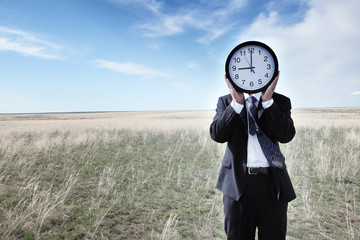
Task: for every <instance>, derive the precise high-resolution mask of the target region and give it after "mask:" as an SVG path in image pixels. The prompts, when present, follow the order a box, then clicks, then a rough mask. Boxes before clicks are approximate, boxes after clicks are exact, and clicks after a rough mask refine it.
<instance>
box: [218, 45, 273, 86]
mask: <svg viewBox="0 0 360 240" xmlns="http://www.w3.org/2000/svg"><path fill="white" fill-rule="evenodd" d="M246 45H258V46H260V47H263V48H265V49H266V50H268V51H269V53H270V54H271V56H272V57H273V59H274V63H275V71H274V75H273V76H272V77H271V79H270V81H269V82H268V83H267V84H266V85H265V86H263V87H262V88H259V89H255V90H248V89H243V88H241V87H239V86H238V85H236V84H235V82H234V81H233V80H232V79H231V76H230V73H229V64H230V61H231V58H232V55H233V54H234V53H235V52H236V51H237V50H238V49H239V48H242V47H244V46H246ZM278 69H279V63H278V59H277V57H276V54H275V52H274V51H273V50H272V49H271V48H270V47H269V46H268V45H266V44H265V43H262V42H258V41H247V42H243V43H240V44H239V45H237V46H236V47H235V48H234V49H233V50H232V51H231V52H230V54H229V55H228V57H227V59H226V63H225V72H226V77H227V78H228V79H229V80H230V82H231V84H232V85H233V86H234V88H235V89H236V90H237V91H241V92H246V93H257V92H261V91H263V90H265V89H267V88H268V86H269V85H270V84H271V83H272V82H273V81H274V79H275V78H276V76H277V75H278Z"/></svg>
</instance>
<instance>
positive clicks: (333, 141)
mask: <svg viewBox="0 0 360 240" xmlns="http://www.w3.org/2000/svg"><path fill="white" fill-rule="evenodd" d="M213 115H214V111H173V112H114V113H78V114H19V115H0V137H1V138H0V239H224V236H225V235H224V233H223V212H222V202H221V193H220V192H219V191H218V190H216V189H215V188H214V187H215V184H216V180H217V175H218V171H219V168H220V163H221V157H222V155H223V151H224V147H225V145H224V144H217V143H215V142H213V141H212V140H211V139H210V137H209V132H208V128H209V124H210V123H211V120H212V117H213ZM293 118H294V120H295V126H296V128H297V134H296V137H295V138H294V140H293V141H292V142H291V143H289V144H286V145H282V146H281V148H282V151H283V153H284V155H285V156H286V158H287V160H286V161H287V165H288V170H289V173H290V176H291V178H292V180H293V184H294V187H295V190H296V193H297V196H298V197H297V198H296V199H295V200H294V201H292V202H291V203H290V205H289V213H288V239H360V230H359V229H360V204H359V203H360V151H359V149H360V138H359V136H360V109H359V108H338V109H296V110H294V111H293Z"/></svg>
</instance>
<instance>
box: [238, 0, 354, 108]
mask: <svg viewBox="0 0 360 240" xmlns="http://www.w3.org/2000/svg"><path fill="white" fill-rule="evenodd" d="M303 2H304V3H306V4H308V11H307V12H306V13H305V14H304V18H303V20H302V21H300V22H298V23H295V24H292V25H290V24H288V21H287V19H286V18H285V17H283V16H281V15H280V14H279V13H278V12H277V11H276V9H270V11H269V12H266V13H265V12H264V13H262V14H260V15H259V16H258V17H257V18H256V20H255V21H254V22H253V23H252V24H251V25H250V26H249V27H248V28H247V29H246V30H245V31H243V32H242V33H241V34H240V35H239V38H238V42H242V41H245V40H250V39H254V40H260V41H262V42H265V43H267V44H268V45H270V46H271V47H272V48H273V49H274V51H275V52H276V54H277V55H278V58H279V65H280V71H281V72H282V74H281V77H280V78H282V79H286V81H289V82H288V86H292V87H294V88H295V87H296V90H297V92H296V93H299V94H300V93H301V94H303V96H302V99H301V101H306V98H308V99H310V98H311V97H312V96H314V95H315V94H316V95H318V94H320V93H321V94H324V95H327V94H329V93H330V92H331V94H338V93H339V92H341V93H345V92H349V89H354V88H357V87H358V86H359V85H358V75H359V74H358V66H357V65H358V62H359V61H360V55H359V52H360V45H359V39H360V27H359V22H360V15H359V14H358V13H359V11H360V2H359V1H357V0H344V1H337V0H327V1H322V0H307V1H303ZM287 17H288V16H287ZM280 81H281V80H280ZM299 99H300V97H299ZM318 101H326V100H325V98H320V99H319V100H318ZM324 104H325V102H324Z"/></svg>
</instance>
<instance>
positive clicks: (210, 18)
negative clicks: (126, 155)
mask: <svg viewBox="0 0 360 240" xmlns="http://www.w3.org/2000/svg"><path fill="white" fill-rule="evenodd" d="M359 12H360V2H359V1H357V0H343V1H338V0H326V1H323V0H300V1H299V0H278V1H261V0H213V1H205V0H197V1H195V0H194V1H187V0H172V1H165V0H163V1H161V0H51V1H49V0H32V1H24V0H0V86H1V88H0V100H1V103H2V104H0V113H20V112H77V111H142V110H200V109H214V108H215V107H216V103H217V99H218V97H219V96H221V95H225V94H227V93H228V89H227V87H226V84H225V81H224V78H223V75H224V72H225V70H224V68H225V60H226V57H227V55H228V54H229V52H230V51H231V50H232V49H233V48H234V47H235V46H236V45H238V44H239V43H241V42H243V41H248V40H257V41H261V42H264V43H266V44H267V45H269V46H270V47H271V48H272V49H273V50H274V51H275V53H276V54H277V57H278V60H279V69H280V79H279V83H278V86H277V92H279V93H282V94H285V95H287V96H289V97H290V98H291V99H292V104H293V107H294V108H302V107H360V81H359V77H360V68H359V62H360V54H359V52H360V44H359V40H360V15H359V14H358V13H359Z"/></svg>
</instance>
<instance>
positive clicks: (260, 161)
mask: <svg viewBox="0 0 360 240" xmlns="http://www.w3.org/2000/svg"><path fill="white" fill-rule="evenodd" d="M253 96H254V97H255V98H256V100H257V102H256V104H257V106H256V107H258V104H259V100H260V97H261V93H255V94H253ZM244 97H245V103H246V104H247V109H250V107H249V104H250V103H249V101H248V97H249V94H246V93H244ZM273 103H274V100H273V99H270V100H269V101H266V102H262V106H263V108H264V109H266V108H268V107H270V106H271V105H272V104H273ZM231 106H232V107H233V109H234V110H235V112H236V113H237V114H240V112H241V110H242V109H243V107H244V104H239V103H237V102H235V101H234V100H233V101H232V102H231ZM262 113H263V111H259V112H258V117H259V118H260V117H261V115H262ZM247 116H248V117H247V119H248V121H249V112H248V111H247ZM248 126H249V122H248ZM248 137H249V138H248V145H247V167H269V166H270V165H269V163H268V161H267V160H266V157H265V155H264V153H263V151H262V149H261V146H260V143H259V140H258V137H257V135H256V134H254V135H251V134H250V131H249V129H248Z"/></svg>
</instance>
